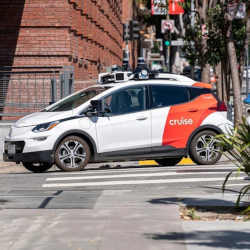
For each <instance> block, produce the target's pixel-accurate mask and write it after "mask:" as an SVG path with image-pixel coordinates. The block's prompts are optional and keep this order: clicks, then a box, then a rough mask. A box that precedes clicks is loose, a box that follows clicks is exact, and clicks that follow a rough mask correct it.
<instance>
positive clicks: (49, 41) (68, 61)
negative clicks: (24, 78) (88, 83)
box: [0, 0, 122, 80]
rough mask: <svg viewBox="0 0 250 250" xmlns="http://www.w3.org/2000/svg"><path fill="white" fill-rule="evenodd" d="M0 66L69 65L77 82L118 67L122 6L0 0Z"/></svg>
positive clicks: (105, 0) (108, 1)
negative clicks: (111, 66)
mask: <svg viewBox="0 0 250 250" xmlns="http://www.w3.org/2000/svg"><path fill="white" fill-rule="evenodd" d="M0 19H1V22H0V66H7V65H8V66H9V65H11V66H24V65H32V66H33V65H41V66H45V65H72V66H74V69H75V77H76V79H77V80H84V79H92V78H96V76H97V73H98V71H100V70H101V69H103V68H104V67H107V66H110V65H112V64H121V61H122V0H1V1H0Z"/></svg>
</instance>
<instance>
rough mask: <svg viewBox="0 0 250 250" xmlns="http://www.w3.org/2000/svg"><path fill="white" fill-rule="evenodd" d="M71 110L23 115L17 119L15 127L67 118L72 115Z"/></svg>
mask: <svg viewBox="0 0 250 250" xmlns="http://www.w3.org/2000/svg"><path fill="white" fill-rule="evenodd" d="M72 115H73V113H72V111H64V112H37V113H32V114H30V115H27V116H24V117H23V118H21V119H19V120H18V121H17V122H16V123H15V126H16V127H19V128H20V127H28V126H35V125H38V124H42V123H47V122H53V121H58V120H61V119H64V118H68V117H70V116H72Z"/></svg>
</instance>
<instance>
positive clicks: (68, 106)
mask: <svg viewBox="0 0 250 250" xmlns="http://www.w3.org/2000/svg"><path fill="white" fill-rule="evenodd" d="M107 89H108V87H90V88H88V89H85V90H83V91H81V92H78V93H77V94H75V95H73V96H70V97H68V98H66V99H64V100H62V101H60V102H58V103H57V104H56V105H55V106H53V107H51V108H48V109H44V110H43V112H60V111H68V110H72V109H75V108H77V107H79V106H80V105H82V104H83V103H85V102H87V101H88V100H90V99H91V98H93V97H95V96H96V95H98V94H100V93H102V92H103V91H104V90H107Z"/></svg>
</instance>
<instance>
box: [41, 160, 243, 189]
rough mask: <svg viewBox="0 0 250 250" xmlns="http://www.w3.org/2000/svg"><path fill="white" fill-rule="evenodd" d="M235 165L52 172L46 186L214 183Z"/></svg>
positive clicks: (238, 178)
mask: <svg viewBox="0 0 250 250" xmlns="http://www.w3.org/2000/svg"><path fill="white" fill-rule="evenodd" d="M232 169H233V166H230V165H227V166H225V165H216V166H202V167H198V166H195V167H192V166H189V167H183V168H181V169H180V168H179V167H157V168H155V167H146V166H145V167H142V168H124V169H122V168H120V169H112V168H111V169H108V170H100V169H92V170H85V171H81V172H73V173H72V172H71V173H65V172H56V173H49V174H48V176H47V178H46V179H45V183H43V184H42V187H43V188H52V189H53V188H55V189H59V188H60V189H64V188H100V189H109V188H121V187H128V186H130V187H140V186H145V185H146V186H149V187H153V186H155V185H168V186H171V185H174V186H176V185H180V188H181V187H184V186H187V185H188V186H190V185H191V186H192V185H200V184H202V183H203V184H207V183H212V184H213V185H221V184H222V183H223V181H224V179H225V176H226V174H227V173H228V172H229V171H231V170H232ZM244 178H245V176H244V175H238V176H236V177H234V178H232V179H230V183H231V182H232V183H233V184H239V185H240V184H241V183H242V185H244V183H245V181H244Z"/></svg>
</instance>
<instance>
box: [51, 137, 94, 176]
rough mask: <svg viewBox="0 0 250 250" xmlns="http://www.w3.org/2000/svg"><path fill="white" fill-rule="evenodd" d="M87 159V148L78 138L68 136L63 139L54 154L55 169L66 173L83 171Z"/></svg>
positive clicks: (88, 153) (88, 152) (88, 155)
mask: <svg viewBox="0 0 250 250" xmlns="http://www.w3.org/2000/svg"><path fill="white" fill-rule="evenodd" d="M89 158H90V150H89V146H88V144H87V143H86V142H85V141H84V140H83V139H82V138H81V137H78V136H68V137H66V138H65V139H63V140H62V141H61V142H60V144H59V145H58V147H57V149H56V152H55V162H56V165H57V167H58V168H60V169H62V170H63V171H67V172H72V171H80V170H83V169H84V167H85V166H86V165H87V164H88V162H89Z"/></svg>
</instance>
